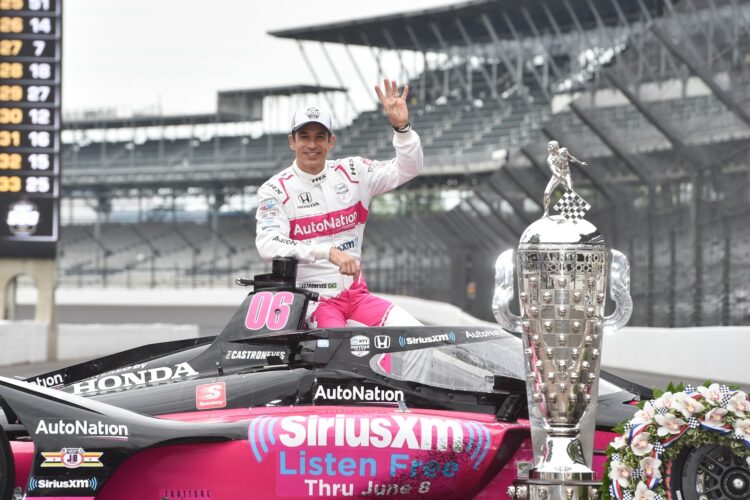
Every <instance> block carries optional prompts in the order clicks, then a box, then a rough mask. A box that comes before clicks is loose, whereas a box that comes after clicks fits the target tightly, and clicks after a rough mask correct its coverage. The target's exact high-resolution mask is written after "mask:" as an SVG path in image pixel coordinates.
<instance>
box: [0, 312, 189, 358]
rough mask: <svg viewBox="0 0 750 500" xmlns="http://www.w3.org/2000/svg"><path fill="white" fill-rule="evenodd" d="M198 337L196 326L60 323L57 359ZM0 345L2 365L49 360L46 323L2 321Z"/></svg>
mask: <svg viewBox="0 0 750 500" xmlns="http://www.w3.org/2000/svg"><path fill="white" fill-rule="evenodd" d="M196 337H198V327H197V325H175V324H158V323H157V324H148V325H139V324H130V325H97V324H88V325H73V324H61V325H59V326H58V338H59V344H58V359H59V360H61V361H62V360H82V359H90V358H96V357H100V356H106V355H108V354H112V353H115V352H118V351H123V350H125V349H130V348H133V347H138V346H141V345H144V344H153V343H156V342H166V341H170V340H179V339H184V338H196ZM0 346H2V348H0V366H8V365H18V364H27V363H38V362H41V361H46V359H47V325H45V324H44V323H38V322H34V321H2V322H0Z"/></svg>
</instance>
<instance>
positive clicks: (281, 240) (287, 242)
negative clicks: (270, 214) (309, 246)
mask: <svg viewBox="0 0 750 500" xmlns="http://www.w3.org/2000/svg"><path fill="white" fill-rule="evenodd" d="M273 241H278V242H279V243H282V244H284V245H297V244H299V241H294V240H292V239H289V238H284V237H283V236H274V237H273Z"/></svg>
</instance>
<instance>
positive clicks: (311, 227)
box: [289, 201, 368, 240]
mask: <svg viewBox="0 0 750 500" xmlns="http://www.w3.org/2000/svg"><path fill="white" fill-rule="evenodd" d="M367 214H368V212H367V209H366V208H365V207H364V205H362V202H361V201H358V202H357V203H356V205H352V206H351V207H348V208H344V209H342V210H337V211H335V212H329V213H327V214H322V215H314V216H311V217H300V218H298V219H293V220H291V221H289V235H290V236H291V237H292V239H295V240H308V239H311V238H317V237H319V236H331V235H334V234H338V233H341V232H344V231H349V230H350V229H354V228H355V227H356V226H357V224H364V223H365V222H367Z"/></svg>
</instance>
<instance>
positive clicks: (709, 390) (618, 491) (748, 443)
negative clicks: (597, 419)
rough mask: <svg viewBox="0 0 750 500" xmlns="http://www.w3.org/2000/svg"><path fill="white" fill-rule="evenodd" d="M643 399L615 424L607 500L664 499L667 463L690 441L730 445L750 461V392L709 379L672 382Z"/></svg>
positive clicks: (605, 491)
mask: <svg viewBox="0 0 750 500" xmlns="http://www.w3.org/2000/svg"><path fill="white" fill-rule="evenodd" d="M654 397H655V398H656V399H655V400H653V399H652V400H650V401H642V402H641V403H640V404H639V405H638V408H639V410H638V411H637V412H636V413H635V416H633V418H632V419H630V420H629V421H626V422H623V423H622V424H620V425H618V426H617V427H615V429H614V431H615V432H617V433H618V434H621V436H618V437H616V438H615V439H614V441H612V442H611V443H610V444H609V447H608V448H607V451H606V453H607V462H606V463H605V466H604V477H603V482H604V487H603V488H602V500H607V499H609V500H612V499H615V500H664V499H665V498H667V493H666V490H665V488H664V484H663V482H662V481H663V479H664V472H665V470H664V469H665V465H664V464H668V463H670V462H671V461H672V460H674V459H675V458H676V457H677V456H678V455H679V454H680V452H681V451H682V450H683V449H684V448H685V447H698V446H703V445H707V444H717V445H720V446H727V447H729V448H730V449H731V450H732V452H733V453H735V454H736V455H738V456H739V457H741V458H745V459H746V460H747V462H748V465H750V400H748V396H747V393H745V392H742V391H740V390H737V389H736V388H733V387H727V386H725V385H719V384H712V383H710V382H706V383H705V384H704V385H702V386H700V387H698V388H697V389H696V388H695V387H693V386H692V385H687V386H684V387H683V386H682V384H680V385H678V386H673V385H672V384H670V385H669V387H668V388H667V391H666V392H663V391H659V390H654Z"/></svg>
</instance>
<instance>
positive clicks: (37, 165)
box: [0, 0, 62, 259]
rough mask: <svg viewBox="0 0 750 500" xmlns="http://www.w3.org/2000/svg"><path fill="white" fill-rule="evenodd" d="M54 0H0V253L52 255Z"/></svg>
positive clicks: (56, 134) (57, 34)
mask: <svg viewBox="0 0 750 500" xmlns="http://www.w3.org/2000/svg"><path fill="white" fill-rule="evenodd" d="M61 31H62V0H0V258H8V257H13V258H45V259H54V258H55V256H56V254H57V251H56V245H57V240H58V233H59V204H60V203H59V195H60V179H59V177H60V156H61V154H60V142H61V141H60V122H61V116H60V113H61V111H60V96H61V84H60V79H61V77H62V61H61V57H62V51H61V43H62V33H61Z"/></svg>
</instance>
